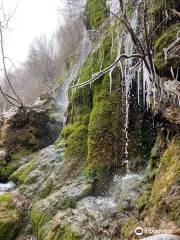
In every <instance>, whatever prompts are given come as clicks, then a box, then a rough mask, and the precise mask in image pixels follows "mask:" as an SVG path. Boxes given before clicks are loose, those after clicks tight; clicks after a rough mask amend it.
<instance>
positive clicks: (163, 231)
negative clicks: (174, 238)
mask: <svg viewBox="0 0 180 240" xmlns="http://www.w3.org/2000/svg"><path fill="white" fill-rule="evenodd" d="M171 232H172V231H171V230H170V229H155V228H142V227H137V228H136V229H135V230H134V233H135V234H136V235H137V236H141V235H143V234H148V235H152V234H170V233H171Z"/></svg>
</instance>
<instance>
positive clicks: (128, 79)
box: [123, 4, 139, 174]
mask: <svg viewBox="0 0 180 240" xmlns="http://www.w3.org/2000/svg"><path fill="white" fill-rule="evenodd" d="M138 6H139V4H137V5H136V9H135V11H134V14H133V16H132V19H131V21H130V24H131V27H132V28H133V30H134V31H136V28H137V24H138ZM124 47H125V54H127V55H131V54H133V42H132V40H131V35H130V34H129V33H128V34H127V36H126V37H125V40H124ZM123 67H124V70H123V75H124V77H123V79H124V92H125V93H124V95H125V123H124V132H125V149H124V153H125V160H124V163H125V164H126V170H127V174H129V173H130V169H129V152H128V147H129V134H128V127H129V104H130V103H129V100H130V90H131V85H132V80H133V78H134V73H133V72H132V71H131V69H132V67H133V60H132V58H129V59H127V60H126V61H125V62H124V66H123Z"/></svg>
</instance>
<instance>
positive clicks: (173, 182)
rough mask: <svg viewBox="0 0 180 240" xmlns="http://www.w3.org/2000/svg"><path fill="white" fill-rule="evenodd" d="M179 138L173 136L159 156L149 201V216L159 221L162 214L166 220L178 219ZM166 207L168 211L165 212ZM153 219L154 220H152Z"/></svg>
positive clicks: (179, 204)
mask: <svg viewBox="0 0 180 240" xmlns="http://www.w3.org/2000/svg"><path fill="white" fill-rule="evenodd" d="M179 146H180V138H179V137H175V138H174V139H173V141H172V143H171V144H170V146H169V147H168V149H167V150H166V151H165V153H164V154H163V156H162V157H161V161H160V166H159V169H158V171H157V174H156V178H155V181H154V183H153V187H152V191H151V197H150V203H151V209H152V210H151V218H152V219H156V221H157V222H158V221H159V222H160V221H161V219H162V218H163V216H166V221H174V222H175V223H176V224H177V223H178V221H179V218H178V216H177V211H178V209H179V208H180V201H179V198H178V197H177V196H178V195H179V194H180V193H179V192H178V191H179V190H178V189H179V188H178V179H180V164H179V162H180V148H179ZM167 209H168V213H167ZM154 221H155V220H154Z"/></svg>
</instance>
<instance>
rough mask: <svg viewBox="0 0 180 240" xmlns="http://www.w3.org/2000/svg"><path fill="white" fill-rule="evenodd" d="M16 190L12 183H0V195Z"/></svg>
mask: <svg viewBox="0 0 180 240" xmlns="http://www.w3.org/2000/svg"><path fill="white" fill-rule="evenodd" d="M15 188H16V184H15V183H14V182H12V181H10V182H7V183H0V194H3V193H5V192H10V191H12V190H14V189H15Z"/></svg>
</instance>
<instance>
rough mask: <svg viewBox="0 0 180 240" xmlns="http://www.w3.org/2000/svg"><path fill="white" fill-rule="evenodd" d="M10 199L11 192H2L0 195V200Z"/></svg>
mask: <svg viewBox="0 0 180 240" xmlns="http://www.w3.org/2000/svg"><path fill="white" fill-rule="evenodd" d="M11 201H12V194H11V193H4V194H2V195H0V202H11Z"/></svg>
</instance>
